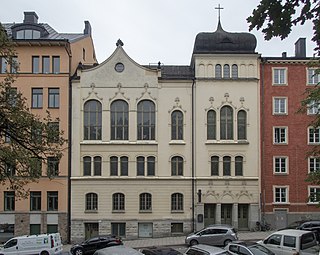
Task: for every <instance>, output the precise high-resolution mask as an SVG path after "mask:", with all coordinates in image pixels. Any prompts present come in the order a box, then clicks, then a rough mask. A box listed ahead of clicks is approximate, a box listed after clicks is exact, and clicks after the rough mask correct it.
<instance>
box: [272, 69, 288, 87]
mask: <svg viewBox="0 0 320 255" xmlns="http://www.w3.org/2000/svg"><path fill="white" fill-rule="evenodd" d="M278 72H279V73H278ZM281 72H283V77H281V76H282V74H281ZM277 73H278V74H277ZM287 75H288V68H286V67H273V68H272V85H273V86H287V85H288V84H287V80H288V78H287ZM276 77H277V79H276ZM282 78H283V81H282Z"/></svg>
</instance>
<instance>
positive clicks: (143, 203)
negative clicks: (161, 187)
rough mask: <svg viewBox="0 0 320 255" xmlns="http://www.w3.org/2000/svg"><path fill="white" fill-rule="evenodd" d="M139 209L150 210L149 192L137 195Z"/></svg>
mask: <svg viewBox="0 0 320 255" xmlns="http://www.w3.org/2000/svg"><path fill="white" fill-rule="evenodd" d="M139 200H140V203H139V204H140V207H139V208H140V211H151V209H152V195H151V194H150V193H141V194H140V196H139Z"/></svg>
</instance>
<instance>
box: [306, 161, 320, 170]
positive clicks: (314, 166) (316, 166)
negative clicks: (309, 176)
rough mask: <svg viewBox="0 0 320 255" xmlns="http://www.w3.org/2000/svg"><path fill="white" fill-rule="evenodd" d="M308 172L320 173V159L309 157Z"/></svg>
mask: <svg viewBox="0 0 320 255" xmlns="http://www.w3.org/2000/svg"><path fill="white" fill-rule="evenodd" d="M308 161H309V172H310V173H312V172H315V171H320V158H319V157H309V159H308Z"/></svg>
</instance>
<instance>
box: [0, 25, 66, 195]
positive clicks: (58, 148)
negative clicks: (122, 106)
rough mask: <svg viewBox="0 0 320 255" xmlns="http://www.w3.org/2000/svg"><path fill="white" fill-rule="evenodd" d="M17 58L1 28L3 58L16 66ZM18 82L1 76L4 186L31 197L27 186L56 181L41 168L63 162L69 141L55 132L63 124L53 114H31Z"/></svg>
mask: <svg viewBox="0 0 320 255" xmlns="http://www.w3.org/2000/svg"><path fill="white" fill-rule="evenodd" d="M16 55H17V54H16V52H15V50H14V47H13V44H12V43H11V41H10V39H9V38H8V37H7V35H6V32H5V30H4V28H3V27H2V26H1V24H0V57H4V58H5V59H6V62H7V63H8V66H12V65H15V62H14V61H13V58H14V57H15V56H16ZM15 68H17V67H15ZM15 79H18V77H17V74H14V73H9V72H7V73H6V74H4V75H2V76H0V184H1V185H3V187H5V186H6V187H7V188H8V189H9V190H15V191H16V195H17V196H24V195H27V193H28V190H27V188H26V184H28V183H30V182H37V181H38V180H39V178H42V177H43V176H44V178H52V176H50V174H49V175H47V172H46V171H43V167H42V170H41V165H43V166H44V165H45V164H47V158H48V157H55V158H57V159H60V158H61V157H62V155H63V150H64V149H63V145H64V144H65V143H66V140H65V139H64V138H63V132H61V131H58V132H57V130H56V129H55V128H52V122H59V120H58V119H54V120H53V119H52V118H51V116H50V113H49V112H47V114H46V117H45V118H40V117H39V116H36V115H34V114H32V113H31V111H30V110H29V108H28V107H27V104H26V99H25V98H24V97H23V95H22V94H21V93H20V92H19V91H18V90H17V89H16V88H14V87H13V84H14V82H15ZM44 173H45V174H44Z"/></svg>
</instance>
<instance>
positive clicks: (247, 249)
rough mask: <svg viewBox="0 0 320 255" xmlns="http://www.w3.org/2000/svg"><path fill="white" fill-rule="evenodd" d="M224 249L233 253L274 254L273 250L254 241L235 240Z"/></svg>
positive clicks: (237, 254) (235, 254)
mask: <svg viewBox="0 0 320 255" xmlns="http://www.w3.org/2000/svg"><path fill="white" fill-rule="evenodd" d="M225 249H226V250H227V251H228V252H230V253H231V254H233V255H275V254H274V252H272V251H271V250H269V249H268V248H266V247H264V246H262V245H261V244H258V243H256V242H243V241H235V242H232V243H229V244H228V245H227V246H226V247H225Z"/></svg>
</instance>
